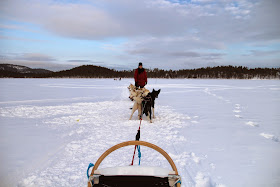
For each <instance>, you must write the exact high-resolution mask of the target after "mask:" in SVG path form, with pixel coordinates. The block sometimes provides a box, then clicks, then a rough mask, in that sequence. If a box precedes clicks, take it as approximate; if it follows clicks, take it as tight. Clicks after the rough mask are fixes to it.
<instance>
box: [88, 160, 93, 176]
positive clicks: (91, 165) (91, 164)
mask: <svg viewBox="0 0 280 187" xmlns="http://www.w3.org/2000/svg"><path fill="white" fill-rule="evenodd" d="M91 167H94V164H93V163H89V165H88V168H87V178H88V179H89V174H88V171H89V169H90V168H91Z"/></svg>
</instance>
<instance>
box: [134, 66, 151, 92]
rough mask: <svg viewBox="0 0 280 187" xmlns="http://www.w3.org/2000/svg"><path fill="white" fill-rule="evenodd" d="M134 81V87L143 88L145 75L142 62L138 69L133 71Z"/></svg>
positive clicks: (145, 82)
mask: <svg viewBox="0 0 280 187" xmlns="http://www.w3.org/2000/svg"><path fill="white" fill-rule="evenodd" d="M134 80H135V86H136V87H137V88H138V87H139V86H140V88H143V87H144V86H145V85H146V84H147V83H148V80H147V73H146V70H145V69H144V68H143V64H142V62H139V65H138V68H137V69H136V70H135V73H134Z"/></svg>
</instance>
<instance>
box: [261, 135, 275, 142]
mask: <svg viewBox="0 0 280 187" xmlns="http://www.w3.org/2000/svg"><path fill="white" fill-rule="evenodd" d="M260 136H262V137H264V138H266V139H271V140H272V141H274V142H279V139H278V138H277V137H276V136H275V135H273V134H267V133H260Z"/></svg>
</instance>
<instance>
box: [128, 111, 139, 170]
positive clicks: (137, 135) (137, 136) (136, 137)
mask: <svg viewBox="0 0 280 187" xmlns="http://www.w3.org/2000/svg"><path fill="white" fill-rule="evenodd" d="M141 122H142V116H141V117H140V125H139V129H138V131H137V134H136V136H135V140H136V141H139V140H140V128H141ZM136 148H137V150H138V158H139V165H140V160H141V151H140V146H139V145H135V147H134V153H133V157H132V161H131V164H130V165H131V166H133V162H134V156H135V152H136Z"/></svg>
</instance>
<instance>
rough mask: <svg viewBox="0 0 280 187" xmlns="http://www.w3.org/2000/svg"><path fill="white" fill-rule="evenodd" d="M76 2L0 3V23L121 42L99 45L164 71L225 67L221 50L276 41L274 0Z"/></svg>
mask: <svg viewBox="0 0 280 187" xmlns="http://www.w3.org/2000/svg"><path fill="white" fill-rule="evenodd" d="M81 2H82V3H78V2H76V1H70V2H68V3H67V1H52V0H45V1H42V0H28V1H27V0H9V1H1V2H0V18H1V19H5V20H16V21H18V22H27V23H31V24H35V25H37V26H38V27H39V28H40V29H44V30H47V31H48V32H50V33H52V34H55V35H57V36H61V37H65V38H71V39H82V40H99V41H108V40H110V39H112V38H126V40H125V42H123V43H122V44H120V45H119V47H116V46H115V45H107V46H106V45H104V46H103V48H106V49H110V50H111V51H113V50H114V51H117V52H118V53H119V59H129V60H130V59H135V61H138V60H139V61H144V60H146V61H147V62H150V64H153V65H154V66H156V65H160V64H164V66H168V63H173V64H174V61H175V62H176V63H177V64H178V65H182V66H184V67H185V66H187V65H188V64H189V65H190V66H193V65H191V64H194V66H196V65H202V66H204V65H207V64H209V63H213V64H214V63H216V64H222V63H224V64H227V63H228V61H227V60H226V59H227V53H226V52H225V51H226V50H227V49H228V48H229V46H231V45H236V44H243V43H246V45H247V46H249V47H248V48H250V47H252V49H253V47H254V46H256V45H265V46H266V45H270V44H279V42H280V25H279V24H278V22H279V20H278V19H279V17H280V12H279V8H280V1H279V0H240V1H233V0H215V1H214V0H192V1H175V0H174V1H167V0H145V1H139V0H114V1H111V0H101V1H94V0H86V1H81ZM1 25H2V27H6V28H10V29H24V28H17V27H14V26H11V25H7V24H1ZM2 37H3V36H2ZM10 39H11V38H10ZM14 39H16V40H17V39H23V38H14ZM209 51H210V52H209ZM211 51H215V53H212V52H211ZM240 55H241V56H242V54H240ZM141 59H143V60H141ZM82 60H83V59H82ZM100 61H103V60H100ZM73 62H74V61H73ZM76 62H77V63H88V62H86V61H84V62H83V61H76ZM68 63H72V62H68Z"/></svg>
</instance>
